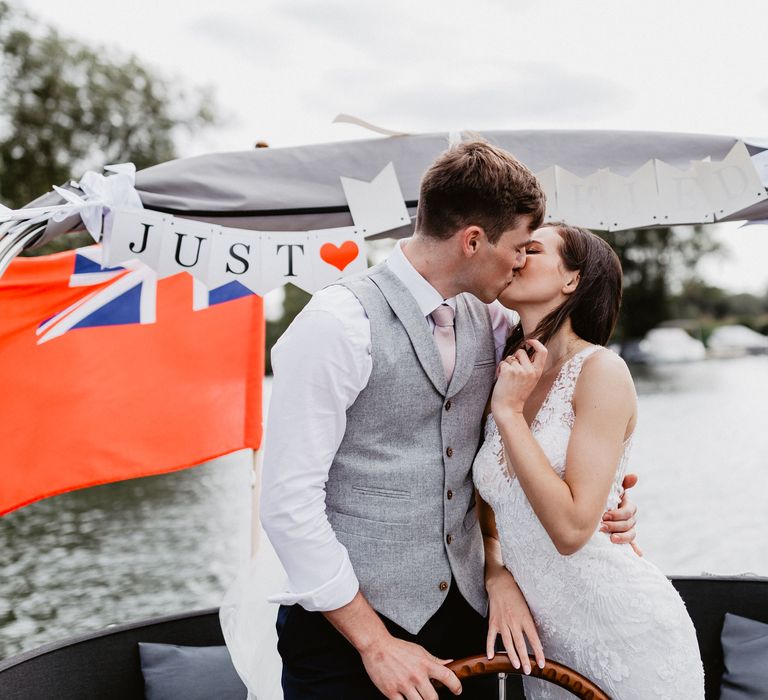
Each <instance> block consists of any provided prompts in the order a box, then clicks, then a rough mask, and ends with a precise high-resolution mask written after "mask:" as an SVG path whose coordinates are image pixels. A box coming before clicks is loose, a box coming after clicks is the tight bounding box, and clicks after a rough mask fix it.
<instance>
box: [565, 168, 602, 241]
mask: <svg viewBox="0 0 768 700" xmlns="http://www.w3.org/2000/svg"><path fill="white" fill-rule="evenodd" d="M600 177H601V175H600V172H599V171H598V172H596V173H593V174H592V175H590V176H588V177H579V176H578V175H574V174H573V173H572V172H570V171H568V170H566V169H565V168H561V167H560V166H558V165H556V166H555V181H556V182H557V211H558V214H559V215H560V216H562V217H563V220H564V221H566V222H568V223H569V224H574V225H576V226H584V227H585V228H595V229H602V230H605V229H607V228H608V217H607V216H606V212H605V211H604V209H603V202H602V198H601V194H600Z"/></svg>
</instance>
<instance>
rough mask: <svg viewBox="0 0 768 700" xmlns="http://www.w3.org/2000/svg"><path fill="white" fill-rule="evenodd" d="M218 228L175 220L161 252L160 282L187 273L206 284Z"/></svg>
mask: <svg viewBox="0 0 768 700" xmlns="http://www.w3.org/2000/svg"><path fill="white" fill-rule="evenodd" d="M218 228H219V227H218V226H216V225H214V224H208V223H205V222H203V221H194V220H193V219H183V218H181V217H179V216H174V217H173V219H172V220H171V227H170V231H169V232H168V233H167V234H166V236H165V239H164V240H163V245H162V247H161V249H160V259H159V261H158V265H157V268H156V269H157V276H158V278H159V279H163V278H165V277H170V276H171V275H176V274H178V273H179V272H188V273H189V274H190V275H192V276H193V277H196V278H197V279H199V280H200V281H201V282H203V283H204V284H207V279H208V261H209V259H210V257H211V246H212V242H213V237H214V233H215V231H216V230H217V229H218Z"/></svg>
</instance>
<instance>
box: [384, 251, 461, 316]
mask: <svg viewBox="0 0 768 700" xmlns="http://www.w3.org/2000/svg"><path fill="white" fill-rule="evenodd" d="M407 240H408V239H404V240H400V241H397V243H396V244H395V247H394V249H393V250H392V252H391V253H390V254H389V257H388V258H387V265H388V266H389V269H390V270H391V271H392V272H393V273H394V274H395V276H396V277H397V278H398V279H399V280H400V281H401V282H402V283H403V284H404V285H405V286H406V288H407V289H408V291H409V292H410V293H411V294H412V295H413V298H414V299H415V300H416V303H417V304H418V306H419V309H421V313H422V314H424V316H429V314H431V313H432V312H433V311H434V310H435V309H436V308H437V307H438V306H440V304H448V306H450V307H451V308H452V309H453V310H454V311H455V310H456V297H450V298H449V299H443V297H442V296H441V295H440V292H438V291H437V290H436V289H435V288H434V287H433V286H432V285H431V284H430V283H429V282H427V280H426V279H425V278H424V277H423V276H422V275H421V274H420V273H419V272H418V271H417V270H416V268H415V267H414V266H413V265H411V262H410V260H408V258H406V257H405V253H403V248H402V245H403V243H405V242H406V241H407Z"/></svg>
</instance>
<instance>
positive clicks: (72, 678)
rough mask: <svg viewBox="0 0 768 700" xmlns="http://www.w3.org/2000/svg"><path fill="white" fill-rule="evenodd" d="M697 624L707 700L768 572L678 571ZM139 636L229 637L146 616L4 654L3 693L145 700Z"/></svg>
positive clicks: (206, 640) (194, 641) (759, 616)
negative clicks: (724, 635) (732, 625)
mask: <svg viewBox="0 0 768 700" xmlns="http://www.w3.org/2000/svg"><path fill="white" fill-rule="evenodd" d="M672 582H673V583H674V585H675V587H676V588H677V590H678V591H679V592H680V595H681V596H682V597H683V599H684V600H685V603H686V605H687V607H688V612H689V613H690V615H691V618H692V619H693V622H694V624H695V625H696V633H697V636H698V639H699V647H700V649H701V655H702V659H703V661H704V669H705V672H706V697H707V700H716V698H718V697H719V694H720V678H721V676H722V673H723V652H722V647H721V645H720V633H721V631H722V627H723V619H724V616H725V613H726V612H731V613H734V614H736V615H740V616H743V617H748V618H751V619H753V620H758V621H760V622H766V623H768V578H749V577H690V578H684V577H680V578H673V579H672ZM139 642H161V643H165V644H180V645H188V646H212V645H216V644H223V643H224V639H223V636H222V633H221V628H220V626H219V617H218V611H217V610H216V609H215V608H213V609H210V610H202V611H198V612H194V613H189V614H182V615H173V616H170V617H163V618H156V619H152V620H144V621H141V622H136V623H132V624H128V625H121V626H116V627H111V628H107V629H106V630H102V631H99V632H95V633H91V634H85V635H80V636H77V637H74V638H71V639H67V640H64V641H61V642H54V643H52V644H47V645H45V646H43V647H40V648H38V649H34V650H32V651H28V652H24V653H22V654H19V655H17V656H14V657H11V658H9V659H6V660H5V661H0V698H2V699H3V700H50V698H57V699H58V700H105V699H108V700H141V699H142V698H143V697H144V682H143V678H142V675H141V667H140V662H139V649H138V643H139Z"/></svg>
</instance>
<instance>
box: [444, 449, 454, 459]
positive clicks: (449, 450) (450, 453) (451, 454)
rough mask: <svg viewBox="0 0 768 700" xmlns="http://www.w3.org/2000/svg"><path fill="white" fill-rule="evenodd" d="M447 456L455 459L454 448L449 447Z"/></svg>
mask: <svg viewBox="0 0 768 700" xmlns="http://www.w3.org/2000/svg"><path fill="white" fill-rule="evenodd" d="M445 454H447V455H448V456H449V457H453V448H452V447H449V448H447V449H446V450H445Z"/></svg>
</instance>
